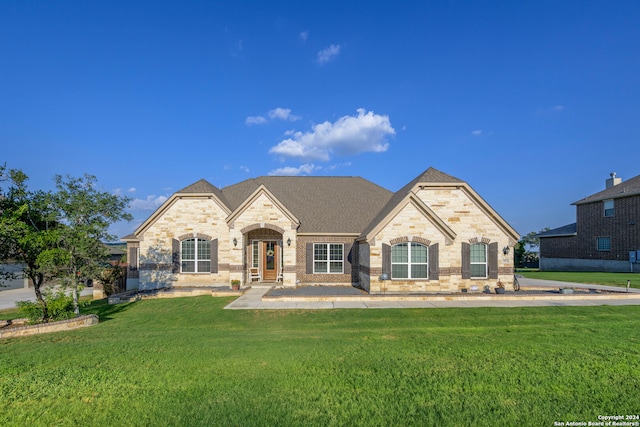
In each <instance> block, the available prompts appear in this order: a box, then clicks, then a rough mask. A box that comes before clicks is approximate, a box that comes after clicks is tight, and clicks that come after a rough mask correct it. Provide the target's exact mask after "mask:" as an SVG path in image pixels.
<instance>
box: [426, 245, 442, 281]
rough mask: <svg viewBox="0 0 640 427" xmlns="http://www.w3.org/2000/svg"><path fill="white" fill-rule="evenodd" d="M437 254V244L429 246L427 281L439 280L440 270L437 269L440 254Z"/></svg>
mask: <svg viewBox="0 0 640 427" xmlns="http://www.w3.org/2000/svg"><path fill="white" fill-rule="evenodd" d="M438 252H439V246H438V244H437V243H436V244H435V245H431V246H429V280H439V279H440V268H439V267H438V260H439V259H438V258H439V256H440V254H439V253H438Z"/></svg>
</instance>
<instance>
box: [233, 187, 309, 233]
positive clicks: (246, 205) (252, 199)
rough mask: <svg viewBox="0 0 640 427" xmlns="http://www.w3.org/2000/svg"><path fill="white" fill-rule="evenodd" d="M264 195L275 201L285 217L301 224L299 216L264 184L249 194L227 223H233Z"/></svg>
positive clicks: (272, 201)
mask: <svg viewBox="0 0 640 427" xmlns="http://www.w3.org/2000/svg"><path fill="white" fill-rule="evenodd" d="M262 195H264V196H265V197H266V198H267V199H269V200H270V201H271V203H273V204H274V205H275V206H276V208H277V209H278V210H279V211H280V212H282V213H283V214H284V216H285V217H287V219H288V220H289V221H291V223H293V224H296V225H299V224H300V221H299V220H298V218H296V217H295V215H293V214H292V213H291V212H290V211H289V209H287V207H286V206H285V205H284V204H283V203H282V202H281V201H280V200H278V198H277V197H275V196H274V195H273V194H272V193H271V192H270V191H269V190H268V189H267V188H266V187H265V186H264V185H262V184H261V185H260V186H259V187H258V188H257V189H256V190H255V191H254V192H253V193H252V194H251V196H249V197H248V198H247V199H246V200H245V201H244V202H243V203H242V204H241V205H240V206H238V207H237V208H236V209H235V210H234V211H233V213H232V214H231V215H229V217H228V218H227V223H229V224H231V223H233V222H234V221H235V220H236V219H238V217H240V216H241V215H242V214H243V213H244V212H245V211H246V210H247V209H249V208H251V206H253V204H254V203H255V202H256V201H257V200H258V199H259V198H260V196H262Z"/></svg>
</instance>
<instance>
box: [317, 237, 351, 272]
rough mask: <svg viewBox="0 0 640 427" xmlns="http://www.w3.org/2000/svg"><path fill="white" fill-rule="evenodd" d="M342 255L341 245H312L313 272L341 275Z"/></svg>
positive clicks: (342, 266)
mask: <svg viewBox="0 0 640 427" xmlns="http://www.w3.org/2000/svg"><path fill="white" fill-rule="evenodd" d="M343 253H344V244H342V243H314V244H313V272H314V273H334V274H335V273H340V274H341V273H342V272H343V271H344V261H343V259H344V258H343Z"/></svg>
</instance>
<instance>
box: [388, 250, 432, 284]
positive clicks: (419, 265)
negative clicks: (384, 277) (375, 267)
mask: <svg viewBox="0 0 640 427" xmlns="http://www.w3.org/2000/svg"><path fill="white" fill-rule="evenodd" d="M428 271H429V248H428V247H427V246H425V245H422V244H420V243H413V242H412V243H408V242H405V243H398V244H397V245H394V246H392V247H391V278H392V279H426V278H427V276H428Z"/></svg>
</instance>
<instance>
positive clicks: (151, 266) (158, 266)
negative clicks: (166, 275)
mask: <svg viewBox="0 0 640 427" xmlns="http://www.w3.org/2000/svg"><path fill="white" fill-rule="evenodd" d="M172 268H173V265H172V264H163V263H156V262H149V263H144V264H140V267H139V270H140V271H150V270H171V269H172Z"/></svg>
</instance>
